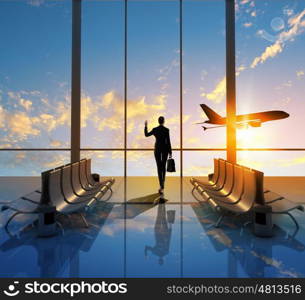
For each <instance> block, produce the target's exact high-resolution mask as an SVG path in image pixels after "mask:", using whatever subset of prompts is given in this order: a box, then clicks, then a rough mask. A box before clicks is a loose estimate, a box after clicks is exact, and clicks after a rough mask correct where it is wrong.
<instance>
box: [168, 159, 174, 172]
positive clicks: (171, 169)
mask: <svg viewBox="0 0 305 300" xmlns="http://www.w3.org/2000/svg"><path fill="white" fill-rule="evenodd" d="M166 170H167V172H176V167H175V161H174V159H173V158H169V159H168V160H167V168H166Z"/></svg>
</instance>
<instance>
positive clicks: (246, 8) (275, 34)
mask: <svg viewBox="0 0 305 300" xmlns="http://www.w3.org/2000/svg"><path fill="white" fill-rule="evenodd" d="M237 3H238V5H237V21H236V42H237V44H236V49H237V50H236V57H237V67H238V68H239V72H238V74H237V75H238V76H237V111H238V113H239V114H243V113H255V112H262V111H269V110H282V111H285V112H287V113H288V114H289V115H290V116H289V117H288V118H286V119H282V120H276V121H270V122H266V123H262V124H261V127H259V128H251V127H248V128H247V127H245V128H244V129H240V130H238V145H239V146H240V147H244V148H304V147H305V140H304V139H303V138H302V132H303V131H304V128H305V122H304V114H305V104H304V93H305V85H304V83H305V76H304V71H305V60H304V52H305V34H304V29H305V25H304V24H305V15H304V11H305V3H304V1H297V0H296V1H290V0H278V1H274V0H267V1H258V0H256V1H237Z"/></svg>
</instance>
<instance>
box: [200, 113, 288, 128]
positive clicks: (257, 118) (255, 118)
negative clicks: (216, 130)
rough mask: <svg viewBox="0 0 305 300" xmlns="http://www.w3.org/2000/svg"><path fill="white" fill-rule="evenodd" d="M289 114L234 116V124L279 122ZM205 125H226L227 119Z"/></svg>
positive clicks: (209, 121)
mask: <svg viewBox="0 0 305 300" xmlns="http://www.w3.org/2000/svg"><path fill="white" fill-rule="evenodd" d="M288 117H289V114H288V113H286V112H284V111H281V110H272V111H265V112H258V113H253V114H245V115H237V116H236V123H237V124H238V123H250V125H251V122H253V124H254V123H259V124H260V123H264V122H268V121H274V120H281V119H285V118H288ZM205 123H208V124H215V125H226V123H227V118H219V119H217V120H208V121H206V122H205Z"/></svg>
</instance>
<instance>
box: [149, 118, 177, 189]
mask: <svg viewBox="0 0 305 300" xmlns="http://www.w3.org/2000/svg"><path fill="white" fill-rule="evenodd" d="M158 122H159V126H158V127H155V128H153V129H152V130H151V131H150V132H148V130H147V121H145V127H144V134H145V136H146V137H148V136H151V135H154V136H155V138H156V143H155V159H156V163H157V169H158V177H159V183H160V189H159V193H160V194H163V192H164V182H165V173H166V161H167V157H168V155H169V157H170V158H171V157H172V147H171V141H170V137H169V129H168V128H166V127H165V126H164V122H165V119H164V117H162V116H161V117H159V119H158Z"/></svg>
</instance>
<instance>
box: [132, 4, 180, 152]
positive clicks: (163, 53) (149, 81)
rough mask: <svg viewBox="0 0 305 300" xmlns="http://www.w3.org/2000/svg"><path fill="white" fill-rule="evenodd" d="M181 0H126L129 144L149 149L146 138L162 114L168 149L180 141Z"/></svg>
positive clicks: (148, 142) (133, 146) (149, 142)
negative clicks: (168, 135)
mask: <svg viewBox="0 0 305 300" xmlns="http://www.w3.org/2000/svg"><path fill="white" fill-rule="evenodd" d="M178 50H179V1H136V0H135V1H134V0H131V1H128V74H127V75H128V86H127V88H128V99H127V133H128V135H127V137H128V138H127V145H128V147H129V148H153V144H154V141H153V140H152V139H151V138H150V139H149V138H146V139H145V138H144V135H143V129H144V121H145V120H148V122H149V129H152V128H153V127H155V126H157V125H158V117H159V116H160V115H163V116H164V117H165V118H166V123H165V126H168V127H169V128H170V130H171V143H172V147H174V148H177V147H179V145H180V133H179V126H180V117H179V103H180V102H179V53H178Z"/></svg>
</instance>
